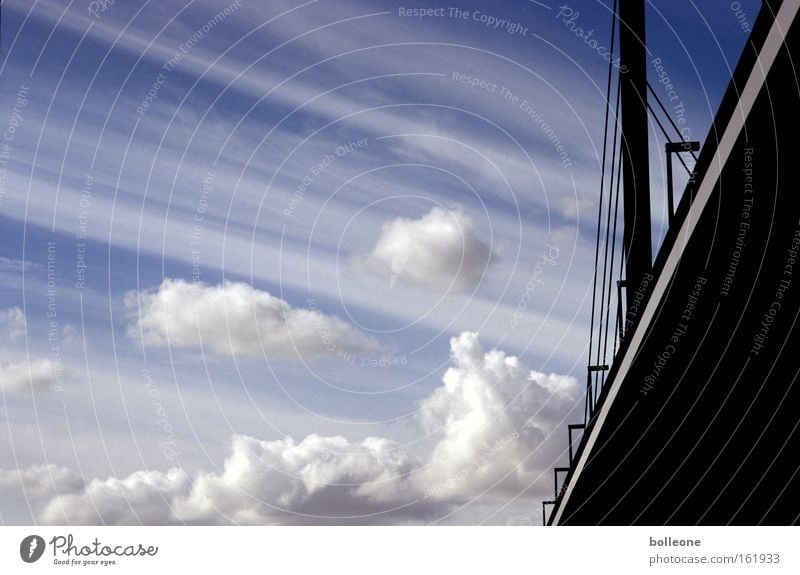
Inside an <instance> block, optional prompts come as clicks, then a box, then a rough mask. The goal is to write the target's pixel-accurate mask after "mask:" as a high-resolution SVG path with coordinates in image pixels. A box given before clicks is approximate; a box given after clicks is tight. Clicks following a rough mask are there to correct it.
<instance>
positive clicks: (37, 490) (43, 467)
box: [0, 463, 83, 500]
mask: <svg viewBox="0 0 800 575" xmlns="http://www.w3.org/2000/svg"><path fill="white" fill-rule="evenodd" d="M82 486H83V482H82V481H81V479H80V477H78V476H77V475H76V474H75V473H73V472H72V471H70V470H69V469H68V468H66V467H63V466H61V465H55V464H53V463H47V464H39V465H31V466H29V467H24V468H21V469H0V492H4V493H10V494H11V495H13V496H14V497H16V498H18V499H26V498H27V499H29V500H37V499H45V498H49V497H52V496H53V495H55V494H56V493H59V492H60V493H64V492H67V493H71V492H76V491H78V490H80V489H81V488H82Z"/></svg>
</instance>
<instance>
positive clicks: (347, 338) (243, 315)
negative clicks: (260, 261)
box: [125, 279, 378, 358]
mask: <svg viewBox="0 0 800 575" xmlns="http://www.w3.org/2000/svg"><path fill="white" fill-rule="evenodd" d="M125 307H126V309H127V312H128V315H129V317H130V319H131V320H132V325H131V326H130V329H129V334H130V335H131V337H133V338H135V339H141V341H142V343H143V344H144V345H148V346H161V345H165V344H166V343H167V342H169V344H170V345H173V346H178V347H200V346H201V345H202V346H204V347H205V348H206V349H210V350H212V351H214V352H216V353H219V354H223V355H254V356H255V355H265V356H266V357H269V358H295V357H297V356H298V355H299V356H301V357H304V358H310V357H317V356H323V355H326V354H331V353H336V352H347V353H358V352H364V351H374V350H377V349H378V345H377V343H376V342H375V341H373V340H372V339H370V338H369V337H367V336H365V335H364V334H362V333H361V332H359V331H357V330H356V329H354V328H352V327H351V326H350V325H348V324H347V323H345V322H344V321H342V320H341V319H339V318H337V317H334V316H328V315H325V314H323V313H322V312H320V311H318V310H316V309H301V308H294V307H292V306H290V305H289V304H288V303H287V302H286V301H284V300H282V299H280V298H277V297H274V296H272V295H270V294H269V293H267V292H266V291H262V290H258V289H254V288H253V287H252V286H250V285H248V284H245V283H239V282H230V281H226V282H225V283H223V284H220V285H214V286H211V285H206V284H202V283H199V284H195V285H192V284H189V283H188V282H186V281H184V280H180V279H166V280H164V282H163V283H162V284H161V286H159V288H158V289H157V290H155V291H151V292H136V291H133V292H129V293H128V294H126V296H125Z"/></svg>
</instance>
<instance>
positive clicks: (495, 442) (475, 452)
mask: <svg viewBox="0 0 800 575" xmlns="http://www.w3.org/2000/svg"><path fill="white" fill-rule="evenodd" d="M450 349H451V357H452V363H453V365H452V367H450V368H449V369H448V370H447V371H446V372H445V374H444V376H443V378H442V381H443V383H444V385H443V386H441V387H439V388H437V389H436V390H435V391H434V392H433V393H432V394H431V395H430V397H428V398H427V399H425V400H424V401H423V402H422V405H421V407H422V409H421V412H420V417H421V420H422V424H423V425H424V427H425V428H426V430H427V431H428V432H439V433H440V434H441V439H440V440H439V441H438V443H437V444H436V446H435V448H434V449H433V452H432V453H431V455H430V457H429V461H428V463H427V465H426V466H425V468H424V469H423V470H422V471H421V473H420V474H419V477H418V482H419V484H420V487H421V489H422V490H423V491H424V492H425V493H426V495H427V496H429V497H432V498H435V499H453V498H458V497H459V496H462V497H469V496H471V495H473V494H475V493H480V492H482V491H483V490H485V489H489V488H493V487H494V488H497V487H500V488H505V489H511V490H514V491H517V492H520V491H522V490H524V489H526V488H528V487H530V486H531V485H532V484H533V483H534V482H535V481H536V480H537V478H538V476H539V474H540V473H541V472H542V471H543V470H544V469H546V468H547V467H549V466H550V465H552V460H551V458H550V454H545V453H543V452H542V446H543V445H544V441H545V440H546V439H547V438H548V436H550V434H552V433H553V431H554V430H556V429H557V428H558V427H559V426H560V425H561V424H562V419H563V418H564V415H565V414H566V413H568V412H569V410H570V409H571V408H572V407H573V406H574V405H575V403H576V401H577V400H578V399H579V398H580V387H579V385H578V381H577V380H576V379H575V378H574V377H570V376H563V375H557V374H554V373H551V374H545V373H540V372H537V371H531V370H529V369H528V368H527V367H526V366H525V365H524V364H523V363H522V362H521V361H520V360H519V358H518V357H515V356H508V355H506V354H505V353H503V352H502V351H499V350H491V351H489V352H484V350H483V349H482V347H481V345H480V341H479V337H478V334H477V333H473V332H464V333H462V334H461V335H460V336H458V337H456V338H452V339H451V342H450Z"/></svg>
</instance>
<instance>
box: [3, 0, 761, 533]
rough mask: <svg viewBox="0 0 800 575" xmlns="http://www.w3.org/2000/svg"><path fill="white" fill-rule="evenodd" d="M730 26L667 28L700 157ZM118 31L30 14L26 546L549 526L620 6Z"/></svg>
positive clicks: (23, 203) (14, 463)
mask: <svg viewBox="0 0 800 575" xmlns="http://www.w3.org/2000/svg"><path fill="white" fill-rule="evenodd" d="M735 4H739V5H740V9H741V11H742V13H743V14H744V15H745V17H744V18H743V19H740V18H737V15H736V13H735V10H734V9H732V8H731V5H730V3H728V2H719V3H710V2H709V3H695V2H691V1H682V0H681V1H677V2H676V1H669V2H667V1H658V2H652V3H649V4H648V13H647V16H648V46H649V50H650V53H651V56H650V57H651V60H652V59H656V58H660V60H661V62H662V64H663V65H664V69H665V70H666V71H667V73H668V75H669V78H670V82H671V83H672V84H673V85H674V87H675V92H676V93H677V96H678V98H679V100H678V101H681V102H683V103H685V109H686V111H685V114H686V124H685V125H686V126H687V127H688V128H689V129H690V134H691V137H692V138H693V139H700V140H702V139H704V138H705V134H706V131H707V130H708V126H709V125H710V122H711V119H712V117H713V113H714V111H715V110H716V107H717V105H718V103H719V100H720V98H721V96H722V93H723V90H724V89H725V87H726V85H727V82H728V79H729V77H730V72H731V69H732V68H733V67H734V66H735V62H736V61H737V59H738V55H739V53H740V52H741V49H742V47H743V45H744V42H745V40H746V38H747V34H748V31H747V30H746V29H743V26H742V22H745V23H746V24H749V25H750V26H752V24H753V23H754V21H755V17H756V14H757V10H758V3H757V2H749V1H748V2H741V3H735ZM98 6H99V4H96V3H88V2H70V3H64V2H55V1H37V2H33V3H28V2H20V1H7V2H4V3H3V6H2V10H3V13H2V40H1V42H2V45H1V47H2V60H0V65H1V66H2V67H0V77H2V86H3V88H2V91H0V130H1V131H3V135H2V136H0V137H2V138H3V139H4V142H5V143H6V144H7V145H8V146H7V147H6V148H5V150H6V152H7V162H6V163H5V164H4V165H3V166H0V167H3V168H5V170H6V172H5V173H4V176H5V177H4V178H2V179H0V234H2V239H3V241H2V242H0V275H2V280H3V281H2V283H0V310H2V312H1V313H0V323H2V333H0V337H2V339H3V343H2V346H0V347H1V349H2V355H0V376H1V377H2V381H3V386H2V390H3V394H2V401H3V409H2V410H0V414H2V415H0V417H2V419H3V420H4V427H5V428H6V429H7V431H8V433H4V434H3V436H2V439H0V520H2V521H3V522H4V523H11V524H14V523H32V522H54V523H63V522H71V523H80V522H90V523H91V522H100V521H102V522H106V523H114V522H116V523H134V524H138V523H192V522H195V523H226V522H227V523H230V522H233V523H331V522H333V523H337V522H367V523H407V522H414V523H417V522H422V523H431V522H439V523H466V524H477V523H520V522H523V523H524V522H534V523H535V522H537V521H539V519H538V515H536V514H537V513H538V511H537V510H538V501H539V499H541V498H542V497H547V495H548V491H549V489H551V487H550V485H551V471H550V469H551V467H552V466H553V465H554V464H563V463H564V460H565V455H564V448H565V446H566V433H565V432H564V429H565V425H566V422H567V421H577V420H579V419H580V417H582V406H583V403H582V396H581V385H580V384H579V382H582V381H583V369H584V368H583V366H584V364H585V360H586V349H585V347H586V342H587V341H588V319H589V310H590V303H591V291H590V288H591V279H592V276H591V274H592V263H593V260H592V258H593V253H594V243H593V238H594V234H595V227H594V226H595V224H594V219H595V217H596V209H597V200H598V183H599V164H600V151H601V149H602V137H603V133H602V129H603V112H604V106H605V79H606V73H607V67H606V62H605V60H604V59H603V58H602V57H601V55H599V54H598V52H597V51H596V50H595V49H594V46H593V45H590V44H588V43H587V42H586V41H585V40H584V39H582V38H579V37H577V36H576V34H575V27H576V26H578V27H581V28H582V29H583V30H584V32H588V31H589V30H593V31H594V37H595V38H597V41H598V43H599V44H600V45H602V46H608V42H609V34H610V12H609V7H608V6H607V5H605V4H603V3H602V2H593V1H589V0H583V1H580V2H574V3H571V4H556V3H549V2H542V3H540V2H532V1H527V2H526V1H523V0H516V1H514V2H507V3H503V4H502V5H500V6H498V5H496V4H493V3H488V2H458V3H457V4H456V5H455V6H451V5H447V4H441V5H440V4H425V3H417V4H414V5H413V6H411V5H405V4H398V3H396V2H335V3H334V2H329V1H324V0H319V1H312V2H306V3H303V4H297V3H294V2H276V1H272V0H270V1H269V2H250V1H248V0H241V1H240V2H237V3H232V4H230V3H226V2H213V3H212V2H204V1H199V0H198V1H194V2H125V3H122V2H117V3H115V4H113V5H108V6H107V9H106V10H104V11H103V10H100V9H99V8H98ZM401 8H402V10H401ZM412 8H413V9H427V8H430V9H432V10H435V12H434V13H433V15H430V16H426V17H422V18H419V17H414V16H408V15H403V14H406V13H407V12H406V9H412ZM450 8H458V9H459V10H461V11H463V12H465V13H467V16H466V17H455V12H454V11H451V10H450ZM90 9H94V10H95V11H96V14H92V13H91V12H90ZM570 11H571V12H570ZM567 14H573V17H572V20H571V21H569V18H568V17H567ZM574 14H577V16H574ZM497 22H500V24H499V25H498V26H495V25H494V23H497ZM570 22H572V23H571V24H570ZM515 28H516V30H515ZM176 54H177V55H179V57H178V58H176ZM649 73H650V79H651V82H652V83H653V84H654V86H656V91H658V90H660V89H662V88H660V85H659V84H657V81H658V77H657V76H656V75H655V74H656V72H655V69H654V67H653V66H651V67H650V70H649ZM473 79H474V82H473ZM473 83H474V84H476V85H473ZM661 95H662V98H663V99H665V100H666V98H667V93H666V92H663V93H662V94H661ZM673 111H674V110H673ZM675 119H676V120H677V117H676V118H675ZM653 129H654V130H655V128H653ZM662 148H663V140H662V139H660V138H659V137H658V136H657V134H656V133H655V132H653V135H652V137H651V156H652V158H653V162H652V187H653V230H654V231H653V234H654V238H655V239H656V244H657V241H658V239H659V238H660V237H661V236H663V233H664V231H665V230H664V226H665V220H666V218H665V213H664V210H665V205H664V204H665V200H664V195H663V192H662V191H661V190H663V181H664V167H663V165H662V164H663V162H662V158H661V153H660V152H659V150H661V149H662ZM681 181H684V180H681V179H680V178H678V182H681ZM84 265H85V267H83V266H84ZM48 286H49V287H48ZM523 302H524V303H523ZM48 312H49V313H50V315H48ZM492 350H499V351H492ZM367 438H372V439H371V440H368V439H367ZM476 462H477V463H476ZM96 479H98V480H96ZM100 480H102V481H100ZM265 486H266V487H265ZM98 502H99V503H98ZM253 502H255V503H253ZM253 508H254V509H256V511H253Z"/></svg>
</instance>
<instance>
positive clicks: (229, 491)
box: [40, 332, 580, 524]
mask: <svg viewBox="0 0 800 575" xmlns="http://www.w3.org/2000/svg"><path fill="white" fill-rule="evenodd" d="M451 355H452V366H451V367H450V368H449V369H448V370H447V372H446V373H445V374H444V376H443V379H442V383H443V385H442V386H440V387H439V388H437V389H436V390H435V391H434V392H433V393H432V394H431V395H430V396H429V397H427V398H426V399H425V400H423V401H422V402H421V404H420V424H421V426H422V427H423V428H424V431H425V432H426V434H429V435H431V436H433V438H434V444H433V445H432V447H431V449H430V450H429V451H427V452H426V453H422V454H420V455H418V456H415V455H412V454H411V453H409V452H408V451H407V450H406V449H404V448H403V446H401V445H399V444H397V443H396V442H394V441H391V440H388V439H383V438H376V437H370V438H367V439H364V440H363V441H361V442H358V443H356V442H351V441H349V440H347V439H345V438H343V437H322V436H319V435H309V436H308V437H306V438H305V439H303V440H302V441H300V442H297V441H295V440H293V439H291V438H288V437H287V438H285V439H281V440H275V441H264V440H260V439H256V438H253V437H249V436H245V435H235V436H234V438H233V441H232V445H231V450H230V454H229V456H228V458H227V459H226V460H225V463H224V466H223V469H222V470H221V471H219V472H207V473H204V472H201V473H198V474H196V475H195V476H193V477H191V478H190V477H189V476H188V475H186V474H185V473H183V472H182V471H180V470H178V469H172V470H170V471H167V472H160V471H137V472H135V473H133V474H131V475H129V476H128V477H125V478H122V479H116V478H109V479H106V480H93V481H91V482H89V483H87V484H86V485H85V486H84V487H83V488H81V489H80V490H77V491H76V490H73V491H71V492H68V493H62V494H60V495H59V496H57V497H54V498H52V499H51V500H50V501H49V502H48V503H47V505H46V506H45V508H44V510H43V511H42V513H41V514H40V518H41V520H42V521H43V522H45V523H55V524H59V523H100V522H104V523H109V524H111V523H114V524H138V523H145V524H169V523H191V524H217V523H237V524H321V523H322V524H324V523H333V524H342V523H364V524H370V523H398V522H424V521H425V520H429V519H431V518H436V517H441V516H442V515H444V514H445V513H447V512H448V510H450V509H452V508H453V507H454V506H456V505H459V504H461V503H464V502H466V501H468V500H469V499H470V498H472V497H475V496H478V495H480V494H482V493H484V492H485V491H486V490H490V489H491V490H494V492H495V493H496V494H497V493H506V494H510V493H516V494H520V493H523V492H526V491H528V490H529V488H530V487H531V486H532V485H533V484H534V483H535V482H537V481H539V480H540V479H541V480H542V483H543V484H544V483H546V485H547V487H548V488H549V486H550V481H549V478H550V474H549V473H546V471H549V468H550V466H552V464H553V458H554V457H555V455H553V453H547V454H545V453H543V452H542V451H541V449H542V446H543V445H544V444H545V441H546V439H547V438H548V437H549V436H550V435H551V434H552V433H553V431H554V430H555V429H557V428H558V427H559V426H560V425H561V422H562V420H563V418H564V416H565V414H566V413H567V412H568V411H569V410H570V409H571V408H572V407H573V406H574V405H575V404H576V402H577V401H579V397H580V388H579V386H578V382H577V380H576V379H575V378H572V377H567V376H561V375H556V374H544V373H539V372H536V371H530V370H529V369H528V368H526V367H525V366H524V365H523V364H522V362H521V361H520V360H519V359H518V358H517V357H513V356H507V355H505V354H504V353H503V352H501V351H498V350H491V351H489V352H484V350H483V349H482V348H481V345H480V342H479V338H478V335H477V334H475V333H469V332H466V333H462V334H461V335H460V336H458V337H455V338H452V340H451ZM558 440H559V441H560V440H563V436H561V435H559V437H558Z"/></svg>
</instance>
